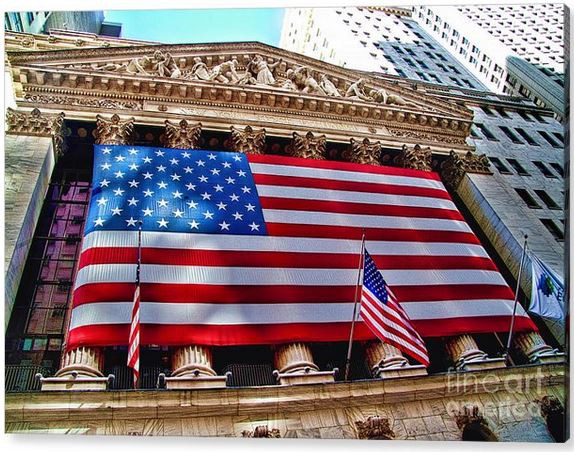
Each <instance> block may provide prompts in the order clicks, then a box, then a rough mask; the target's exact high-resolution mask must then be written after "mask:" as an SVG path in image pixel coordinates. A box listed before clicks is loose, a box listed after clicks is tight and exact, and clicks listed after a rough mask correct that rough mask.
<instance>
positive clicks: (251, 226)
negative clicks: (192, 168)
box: [249, 221, 259, 231]
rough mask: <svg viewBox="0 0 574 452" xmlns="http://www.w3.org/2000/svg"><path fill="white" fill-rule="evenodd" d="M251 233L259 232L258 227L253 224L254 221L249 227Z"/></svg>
mask: <svg viewBox="0 0 574 452" xmlns="http://www.w3.org/2000/svg"><path fill="white" fill-rule="evenodd" d="M249 227H250V228H251V230H252V231H259V225H258V224H255V221H254V222H253V223H251V224H250V225H249Z"/></svg>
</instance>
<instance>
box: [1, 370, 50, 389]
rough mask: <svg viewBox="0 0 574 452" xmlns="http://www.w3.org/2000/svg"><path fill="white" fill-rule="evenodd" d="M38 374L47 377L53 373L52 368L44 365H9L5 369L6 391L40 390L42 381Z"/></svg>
mask: <svg viewBox="0 0 574 452" xmlns="http://www.w3.org/2000/svg"><path fill="white" fill-rule="evenodd" d="M36 374H42V376H44V377H47V376H50V375H51V374H52V369H50V368H46V367H42V366H16V365H8V366H6V369H5V373H4V375H5V391H6V392H29V391H39V390H40V381H39V380H38V379H36Z"/></svg>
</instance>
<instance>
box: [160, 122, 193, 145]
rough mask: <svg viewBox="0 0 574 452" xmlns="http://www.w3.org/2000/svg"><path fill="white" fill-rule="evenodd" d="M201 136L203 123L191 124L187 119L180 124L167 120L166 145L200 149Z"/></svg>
mask: <svg viewBox="0 0 574 452" xmlns="http://www.w3.org/2000/svg"><path fill="white" fill-rule="evenodd" d="M200 137H201V123H200V122H198V123H197V124H194V125H190V124H189V123H188V122H187V121H186V120H185V119H182V120H181V121H179V124H173V123H171V122H169V121H168V120H166V121H165V140H164V141H165V143H164V144H165V146H166V147H168V148H177V149H198V148H199V145H200Z"/></svg>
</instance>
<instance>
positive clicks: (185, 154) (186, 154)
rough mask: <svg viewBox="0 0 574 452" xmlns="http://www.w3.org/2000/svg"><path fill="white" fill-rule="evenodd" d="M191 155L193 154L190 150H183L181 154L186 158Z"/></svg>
mask: <svg viewBox="0 0 574 452" xmlns="http://www.w3.org/2000/svg"><path fill="white" fill-rule="evenodd" d="M190 155H191V154H190V153H189V152H182V153H181V156H182V157H183V158H184V159H188V158H189V156H190Z"/></svg>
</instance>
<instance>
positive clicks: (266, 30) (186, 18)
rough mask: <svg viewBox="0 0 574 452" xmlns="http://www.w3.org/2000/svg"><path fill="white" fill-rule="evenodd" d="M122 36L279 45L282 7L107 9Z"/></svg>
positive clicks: (160, 39) (175, 40) (143, 38)
mask: <svg viewBox="0 0 574 452" xmlns="http://www.w3.org/2000/svg"><path fill="white" fill-rule="evenodd" d="M105 16H106V20H107V21H110V22H121V23H122V25H123V26H122V37H124V38H131V39H142V40H147V41H159V42H164V43H167V44H171V43H182V44H191V43H204V42H234V41H260V42H263V43H266V44H270V45H274V46H277V45H278V44H279V38H280V35H281V25H282V23H283V9H282V8H266V9H261V8H260V9H256V8H245V9H195V10H149V11H142V10H140V11H137V10H136V11H134V10H131V11H106V12H105Z"/></svg>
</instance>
